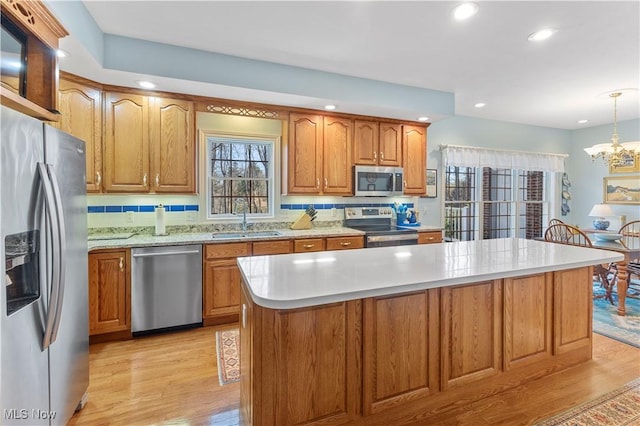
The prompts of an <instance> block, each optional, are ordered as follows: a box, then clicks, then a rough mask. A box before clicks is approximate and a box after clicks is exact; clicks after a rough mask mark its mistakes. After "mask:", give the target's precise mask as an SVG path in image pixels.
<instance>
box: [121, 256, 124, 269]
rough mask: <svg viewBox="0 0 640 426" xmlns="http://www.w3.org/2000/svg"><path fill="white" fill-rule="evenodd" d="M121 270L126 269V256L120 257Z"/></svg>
mask: <svg viewBox="0 0 640 426" xmlns="http://www.w3.org/2000/svg"><path fill="white" fill-rule="evenodd" d="M120 270H121V271H124V257H121V258H120Z"/></svg>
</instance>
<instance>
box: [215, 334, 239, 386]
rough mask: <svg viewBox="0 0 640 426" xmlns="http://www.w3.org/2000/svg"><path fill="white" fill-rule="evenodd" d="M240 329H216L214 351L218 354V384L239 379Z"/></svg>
mask: <svg viewBox="0 0 640 426" xmlns="http://www.w3.org/2000/svg"><path fill="white" fill-rule="evenodd" d="M239 338H240V331H239V330H238V329H237V328H234V329H232V330H224V331H216V353H217V354H218V379H219V380H220V385H226V384H229V383H234V382H237V381H238V380H240V357H239V356H238V347H239V346H240V345H239V341H238V339H239Z"/></svg>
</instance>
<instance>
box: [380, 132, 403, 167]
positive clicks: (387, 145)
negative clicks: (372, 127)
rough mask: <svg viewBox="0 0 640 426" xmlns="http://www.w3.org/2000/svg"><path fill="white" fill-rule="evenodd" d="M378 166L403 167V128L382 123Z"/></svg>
mask: <svg viewBox="0 0 640 426" xmlns="http://www.w3.org/2000/svg"><path fill="white" fill-rule="evenodd" d="M378 150H379V151H378V164H380V165H381V166H400V165H402V126H401V125H400V124H392V123H380V143H379V147H378Z"/></svg>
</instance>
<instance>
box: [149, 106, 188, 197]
mask: <svg viewBox="0 0 640 426" xmlns="http://www.w3.org/2000/svg"><path fill="white" fill-rule="evenodd" d="M149 107H150V109H151V117H150V132H149V135H150V151H151V173H150V176H151V186H152V189H151V190H152V191H153V192H180V193H193V192H195V170H196V168H195V138H194V136H193V135H194V130H193V129H194V122H193V121H194V120H193V116H194V112H193V103H192V102H188V101H182V100H176V99H163V98H150V101H149Z"/></svg>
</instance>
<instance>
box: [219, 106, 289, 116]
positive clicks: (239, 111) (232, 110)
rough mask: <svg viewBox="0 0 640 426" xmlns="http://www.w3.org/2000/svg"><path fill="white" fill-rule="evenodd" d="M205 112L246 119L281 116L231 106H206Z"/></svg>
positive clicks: (270, 112) (278, 113)
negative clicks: (239, 116) (238, 116)
mask: <svg viewBox="0 0 640 426" xmlns="http://www.w3.org/2000/svg"><path fill="white" fill-rule="evenodd" d="M207 111H209V112H215V113H218V114H229V115H241V116H246V117H259V118H273V119H278V118H281V114H280V112H278V111H274V110H271V111H269V110H266V109H259V108H244V107H239V106H233V105H207Z"/></svg>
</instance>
